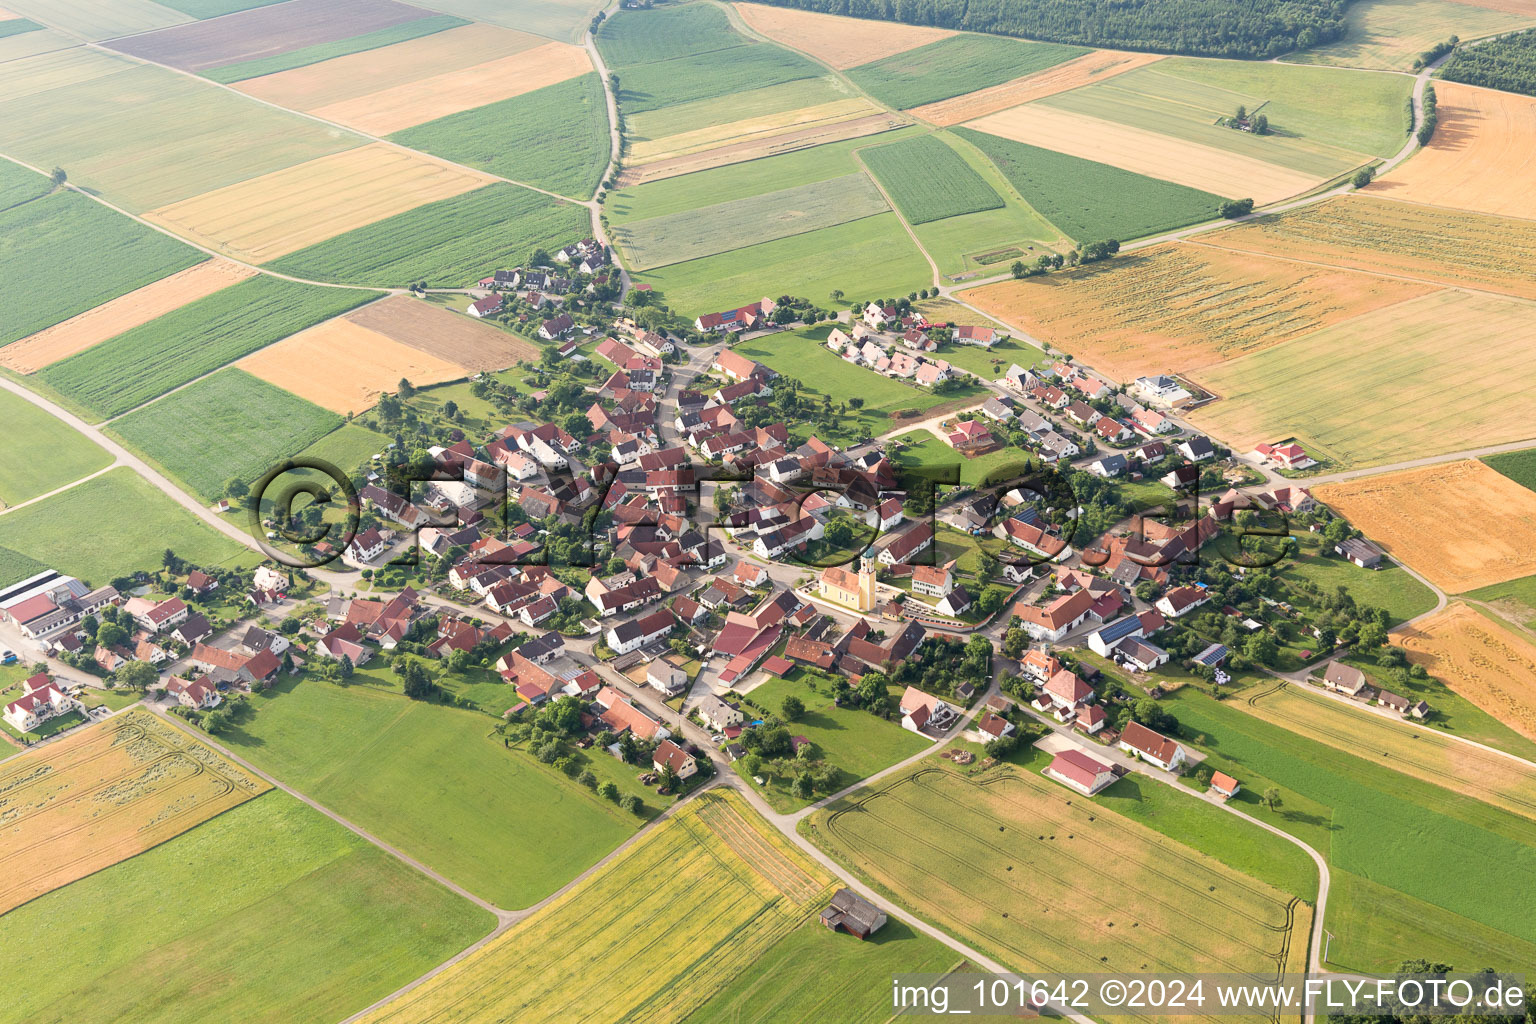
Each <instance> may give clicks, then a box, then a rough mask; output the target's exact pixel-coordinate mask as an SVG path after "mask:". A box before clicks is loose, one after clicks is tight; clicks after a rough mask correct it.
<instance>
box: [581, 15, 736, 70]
mask: <svg viewBox="0 0 1536 1024" xmlns="http://www.w3.org/2000/svg"><path fill="white" fill-rule="evenodd" d="M597 42H598V48H599V49H600V50H601V51H602V54H603V60H604V61H605V62H606V63H607V64H608V66H609V67H614V68H629V67H634V66H636V65H639V64H654V63H656V62H658V61H664V60H673V59H675V58H677V57H694V56H698V55H699V54H702V53H715V52H717V51H720V50H728V49H732V48H734V47H738V46H744V45H746V44H747V43H749V42H750V40H748V39H747V37H746V36H744V35H742V34H741V33H740V32H738V31H736V29H735V28H734V27H733V26H732V25H731V20H730V18H729V16H727V14H726V13H725V10H724V9H723V8H721V7H716V6H715V5H714V4H682V5H679V6H670V7H662V8H660V9H659V10H648V11H619V12H618V13H616V14H614V15H613V16H612V17H610V18H608V19H607V20H606V21H604V22H603V24H602V27H601V28H600V29H599V30H598V33H597ZM726 59H729V58H726Z"/></svg>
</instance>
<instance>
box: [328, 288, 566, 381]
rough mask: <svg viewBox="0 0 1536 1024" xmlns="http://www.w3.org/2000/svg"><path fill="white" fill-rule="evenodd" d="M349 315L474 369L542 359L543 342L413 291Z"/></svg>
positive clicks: (370, 327) (388, 335) (391, 336)
mask: <svg viewBox="0 0 1536 1024" xmlns="http://www.w3.org/2000/svg"><path fill="white" fill-rule="evenodd" d="M347 319H348V320H349V321H351V322H352V323H354V324H357V325H358V326H359V327H365V328H367V329H368V330H370V331H376V332H378V333H379V334H382V335H384V336H385V337H386V338H389V339H391V340H394V341H398V342H400V343H402V344H405V345H409V346H411V347H412V348H415V349H419V350H420V351H422V352H425V353H427V354H428V355H431V356H436V357H437V358H439V359H443V360H446V361H447V362H450V363H456V364H458V365H459V366H463V367H466V368H468V369H469V370H472V371H481V370H504V369H506V368H507V367H509V366H512V365H514V364H516V363H518V362H521V361H522V360H524V359H526V360H529V361H530V362H535V361H537V360H538V358H539V352H540V349H539V347H538V346H537V345H535V344H533V343H532V342H530V341H524V340H523V339H522V338H519V337H518V336H517V335H515V334H510V333H508V332H507V331H503V330H500V329H499V328H496V327H492V326H491V325H490V324H484V323H481V322H480V321H479V320H476V319H474V318H473V317H469V316H460V315H458V314H456V313H451V312H449V311H448V310H446V309H443V308H442V307H441V306H434V305H432V304H430V303H427V302H423V301H421V300H419V299H413V298H411V297H410V296H408V295H393V296H390V297H389V298H387V299H384V300H383V301H381V302H370V303H369V304H368V305H366V306H364V307H363V308H361V309H359V310H357V311H356V312H353V313H349V314H347ZM415 379H416V378H414V377H412V378H411V380H412V381H414V380H415Z"/></svg>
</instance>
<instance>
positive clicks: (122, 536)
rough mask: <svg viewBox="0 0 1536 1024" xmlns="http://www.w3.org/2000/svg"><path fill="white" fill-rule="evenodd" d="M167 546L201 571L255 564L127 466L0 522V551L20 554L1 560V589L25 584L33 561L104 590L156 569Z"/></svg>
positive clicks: (247, 553) (250, 556)
mask: <svg viewBox="0 0 1536 1024" xmlns="http://www.w3.org/2000/svg"><path fill="white" fill-rule="evenodd" d="M167 547H171V548H174V549H175V551H176V553H177V554H178V555H180V556H181V557H183V558H185V559H187V560H188V561H189V562H195V563H197V564H199V565H205V564H206V565H246V564H254V562H255V561H256V558H255V556H254V554H252V553H251V552H250V550H249V549H247V548H245V547H243V546H241V545H239V544H237V543H235V542H234V541H233V540H230V539H229V538H227V537H225V536H224V535H223V534H220V533H216V532H214V530H213V528H212V527H209V526H207V525H205V524H203V523H201V522H199V521H197V520H196V519H194V518H193V516H192V514H191V513H190V512H187V511H186V510H185V509H183V508H181V506H179V505H177V504H176V503H175V502H173V501H172V500H171V499H170V498H168V497H166V496H165V495H164V494H162V493H160V492H159V491H158V490H156V489H155V488H154V487H153V486H152V485H151V484H150V483H149V482H148V481H146V480H145V479H144V478H143V477H141V476H139V475H138V474H137V473H135V472H134V471H133V470H131V469H128V468H126V467H125V468H120V469H114V470H112V471H111V472H110V473H103V474H102V475H101V476H99V477H96V478H95V479H94V480H87V481H86V482H85V483H83V484H81V485H80V486H78V487H72V488H70V489H69V490H67V491H65V492H64V493H63V494H59V495H55V496H54V497H52V498H49V499H47V500H46V501H40V502H38V503H37V504H35V505H28V506H27V507H26V508H24V509H20V510H18V511H16V512H11V513H7V514H6V515H5V516H0V548H9V549H11V550H12V551H17V552H25V555H26V558H25V559H22V560H12V559H5V560H3V561H0V568H3V569H4V575H3V576H0V585H4V584H7V583H15V582H16V581H17V580H21V579H26V578H27V576H29V575H31V574H32V573H33V572H36V571H37V570H36V569H32V568H30V567H29V566H28V565H27V562H28V561H31V560H36V561H40V562H42V563H43V564H45V565H47V566H49V567H50V568H54V569H57V570H59V571H60V572H64V573H68V574H69V575H71V576H78V577H80V578H81V579H83V580H87V581H89V582H91V583H94V584H95V585H97V586H102V585H104V584H106V583H109V582H111V581H112V580H113V579H116V578H117V577H119V576H124V575H127V574H128V573H131V572H135V571H138V570H150V569H158V568H160V557H161V555H162V554H163V553H164V552H165V549H166V548H167Z"/></svg>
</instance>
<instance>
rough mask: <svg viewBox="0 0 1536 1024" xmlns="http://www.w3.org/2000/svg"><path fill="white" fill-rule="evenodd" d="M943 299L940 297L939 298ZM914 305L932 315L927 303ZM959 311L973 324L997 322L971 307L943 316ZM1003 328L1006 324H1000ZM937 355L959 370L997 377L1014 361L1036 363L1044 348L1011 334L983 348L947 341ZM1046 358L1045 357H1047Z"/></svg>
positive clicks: (944, 319)
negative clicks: (1007, 337) (965, 314)
mask: <svg viewBox="0 0 1536 1024" xmlns="http://www.w3.org/2000/svg"><path fill="white" fill-rule="evenodd" d="M940 301H943V300H940ZM916 305H917V306H918V308H919V311H920V312H923V313H924V314H925V315H926V316H928V317H935V314H934V313H933V312H930V311H929V310H928V304H927V303H923V302H918V303H916ZM960 312H964V313H968V314H970V315H969V316H967V317H966V318H965V319H967V320H974V321H975V326H982V327H989V326H994V325H996V321H994V320H992V319H991V318H990V317H988V316H986V315H985V314H983V313H971V311H970V310H968V309H964V308H963V307H959V308H957V310H956V313H954V314H945V317H951V316H955V315H957V314H958V313H960ZM945 317H937V318H936V319H938V320H940V321H942V322H945V323H947V322H949V320H948V319H946V318H945ZM954 322H955V323H964V322H965V320H959V319H956V320H954ZM1000 329H1001V330H1003V331H1006V330H1007V328H1005V327H1004V328H1000ZM939 358H940V359H943V360H945V361H946V362H948V363H949V364H950V365H951V366H958V367H959V368H960V369H962V370H969V371H970V372H971V373H974V374H976V376H978V377H980V378H981V379H982V380H997V379H998V378H999V377H1001V376H1002V375H1003V374H1005V373H1007V372H1008V367H1009V366H1011V365H1013V364H1014V363H1017V364H1019V365H1020V366H1022V367H1025V368H1026V369H1028V368H1032V367H1034V366H1035V365H1037V364H1038V363H1039V362H1041V360H1045V359H1046V355H1045V353H1044V352H1042V351H1040V350H1039V349H1038V348H1035V347H1034V346H1033V345H1026V344H1025V343H1023V342H1020V341H1014V340H1013V339H1012V338H1009V339H1007V340H1006V341H1000V342H998V343H997V344H996V345H993V346H992V347H991V348H982V347H981V346H979V345H950V346H948V347H947V348H944V349H942V350H941V351H940V352H939ZM1047 361H1048V360H1047Z"/></svg>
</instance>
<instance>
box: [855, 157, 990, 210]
mask: <svg viewBox="0 0 1536 1024" xmlns="http://www.w3.org/2000/svg"><path fill="white" fill-rule="evenodd" d="M857 156H858V158H859V159H860V160H861V161H863V163H864V164H865V166H867V167H868V168H869V171H870V173H871V174H873V175H874V176H875V179H876V180H877V181H879V182H880V184H881V186H882V187H883V188H884V190H885V192H886V194H888V195H889V196H890V197H891V200H892V201H893V202H894V203H895V204H896V207H897V209H899V210H900V211H901V214H902V216H903V217H904V218H905V219H906V220H907V222H908V223H909V224H913V225H916V224H927V223H929V222H932V221H938V220H944V219H946V218H949V217H958V216H963V215H964V214H967V213H979V212H981V211H984V210H1000V209H1002V208H1003V207H1005V206H1006V205H1007V203H1006V201H1005V200H1004V199H1003V197H1002V196H1001V195H999V194H998V193H997V191H996V190H995V189H993V188H992V186H991V185H989V184H988V183H987V181H986V179H985V178H983V177H982V176H981V175H980V174H979V173H977V171H976V170H975V168H973V167H971V166H970V165H969V164H967V163H966V162H965V158H964V157H962V156H961V155H960V154H959V153H957V152H956V151H955V150H954V149H952V148H950V147H949V146H948V145H947V144H946V143H945V142H944V140H943V139H941V138H939V137H938V136H936V135H922V136H919V137H917V138H915V139H906V140H903V141H901V142H894V143H891V144H890V145H888V146H881V145H872V146H869V147H867V148H864V149H861V150H858V151H857Z"/></svg>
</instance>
